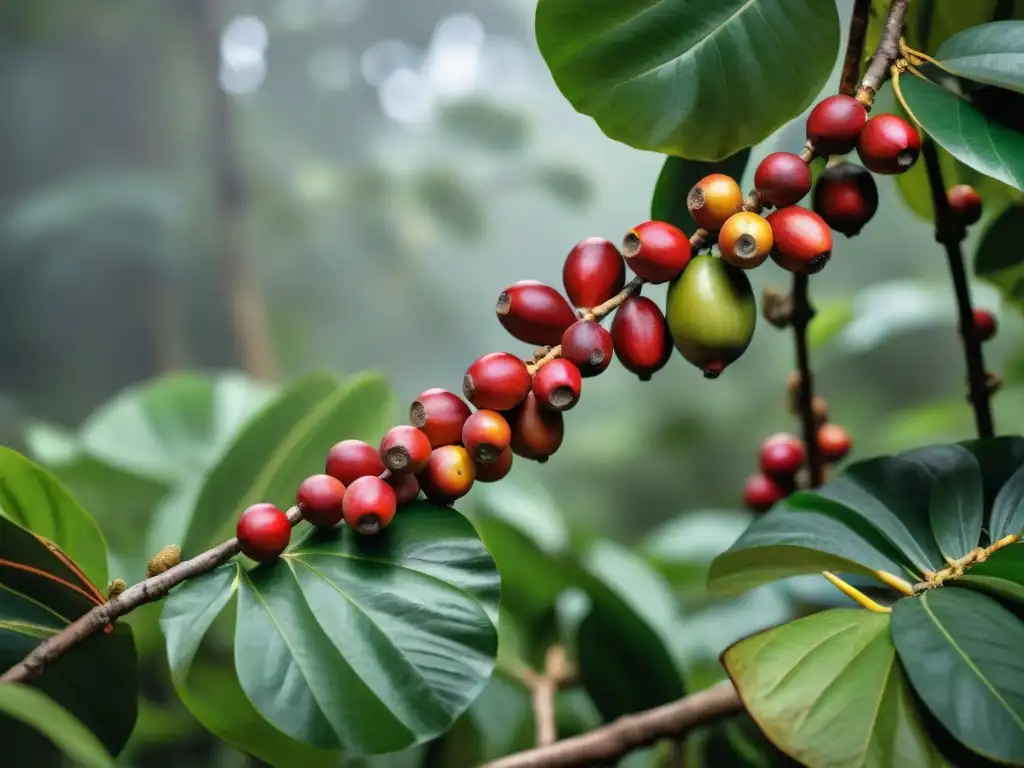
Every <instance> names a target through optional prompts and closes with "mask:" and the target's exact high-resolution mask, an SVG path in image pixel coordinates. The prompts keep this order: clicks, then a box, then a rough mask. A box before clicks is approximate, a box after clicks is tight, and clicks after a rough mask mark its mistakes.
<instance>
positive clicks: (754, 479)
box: [743, 473, 789, 512]
mask: <svg viewBox="0 0 1024 768" xmlns="http://www.w3.org/2000/svg"><path fill="white" fill-rule="evenodd" d="M788 493H789V489H788V488H787V487H786V486H785V485H783V484H781V483H779V482H778V481H777V480H773V479H772V478H770V477H767V476H765V475H762V474H761V473H757V474H756V475H751V476H750V477H748V478H747V481H746V483H745V484H744V486H743V503H744V504H746V505H747V507H749V508H750V509H751V510H753V511H754V512H767V511H768V510H769V509H771V507H772V505H773V504H775V503H776V502H777V501H780V500H781V499H784V498H785V497H786V496H787V494H788Z"/></svg>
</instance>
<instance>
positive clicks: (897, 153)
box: [857, 115, 921, 174]
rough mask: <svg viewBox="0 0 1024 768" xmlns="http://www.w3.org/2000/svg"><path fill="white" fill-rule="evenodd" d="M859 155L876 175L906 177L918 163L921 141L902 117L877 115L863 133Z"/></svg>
mask: <svg viewBox="0 0 1024 768" xmlns="http://www.w3.org/2000/svg"><path fill="white" fill-rule="evenodd" d="M857 154H858V155H859V156H860V161H861V162H862V163H864V167H865V168H867V169H868V170H869V171H871V172H873V173H884V174H893V173H903V172H904V171H906V170H908V169H909V168H910V166H912V165H913V164H914V163H915V162H917V156H918V155H919V154H921V137H920V136H919V135H918V133H917V129H916V128H914V126H912V125H911V124H910V123H908V122H907V121H906V120H904V119H903V118H902V117H900V116H899V115H875V116H874V117H872V118H871V119H870V120H868V121H867V123H866V124H865V125H864V130H862V131H861V132H860V138H859V139H858V140H857Z"/></svg>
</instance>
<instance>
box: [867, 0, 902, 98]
mask: <svg viewBox="0 0 1024 768" xmlns="http://www.w3.org/2000/svg"><path fill="white" fill-rule="evenodd" d="M909 1H910V0H892V2H891V3H890V4H889V14H888V16H886V19H885V29H884V30H883V31H882V39H881V40H879V42H878V48H877V49H875V53H874V55H873V56H872V57H871V61H870V62H869V63H868V68H867V71H866V72H865V73H864V79H863V80H861V81H860V87H859V88H858V89H857V98H858V99H860V100H861V101H862V102H864V104H865V106H870V105H871V102H873V101H874V100H875V94H876V93H878V89H879V88H881V87H882V83H884V82H885V80H886V78H887V77H888V76H889V67H891V66H892V63H893V62H894V61H896V59H897V58H899V55H900V37H901V36H902V35H903V20H904V18H906V15H907V5H908V4H909Z"/></svg>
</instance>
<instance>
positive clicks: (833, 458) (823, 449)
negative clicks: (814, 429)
mask: <svg viewBox="0 0 1024 768" xmlns="http://www.w3.org/2000/svg"><path fill="white" fill-rule="evenodd" d="M817 440H818V451H819V452H820V453H821V457H822V458H823V459H824V460H825V461H827V462H828V463H830V464H834V463H835V462H837V461H842V460H843V459H844V458H845V457H846V454H848V453H849V452H850V449H851V448H852V447H853V440H852V439H851V438H850V433H849V432H847V431H846V430H845V429H843V428H842V427H840V426H839V425H838V424H822V425H821V426H820V427H819V428H818V437H817Z"/></svg>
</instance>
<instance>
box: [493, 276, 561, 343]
mask: <svg viewBox="0 0 1024 768" xmlns="http://www.w3.org/2000/svg"><path fill="white" fill-rule="evenodd" d="M495 312H497V314H498V320H499V321H500V322H501V324H502V326H504V328H505V330H506V331H508V332H509V333H510V334H512V336H513V337H514V338H516V339H519V341H524V342H526V343H527V344H537V345H540V346H554V345H555V344H557V343H558V341H559V339H561V338H562V332H563V331H564V330H565V329H566V328H568V327H569V326H570V325H572V324H573V323H575V322H576V313H575V312H573V311H572V307H570V306H569V302H568V301H566V300H565V297H564V296H562V294H560V293H559V292H558V291H556V290H555V289H554V288H552V287H551V286H550V285H545V284H544V283H541V282H538V281H536V280H520V281H519V282H518V283H514V284H513V285H510V286H509V287H508V288H506V289H505V290H504V291H502V292H501V294H500V295H499V296H498V303H497V306H496V307H495Z"/></svg>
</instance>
